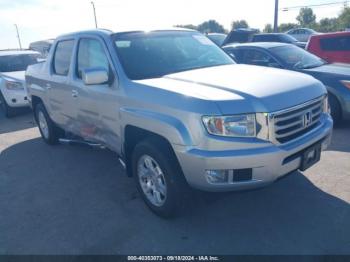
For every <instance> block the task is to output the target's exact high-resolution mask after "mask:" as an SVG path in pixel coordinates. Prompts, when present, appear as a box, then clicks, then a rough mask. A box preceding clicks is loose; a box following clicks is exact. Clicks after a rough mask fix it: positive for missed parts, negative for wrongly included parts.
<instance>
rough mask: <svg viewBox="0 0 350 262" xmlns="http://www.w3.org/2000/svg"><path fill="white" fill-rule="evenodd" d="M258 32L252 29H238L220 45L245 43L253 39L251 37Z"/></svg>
mask: <svg viewBox="0 0 350 262" xmlns="http://www.w3.org/2000/svg"><path fill="white" fill-rule="evenodd" d="M258 32H259V30H257V29H253V28H239V29H234V30H232V31H231V32H230V33H229V34H228V35H227V37H226V39H225V41H224V42H223V43H222V45H227V44H231V43H247V42H250V41H251V40H252V38H253V35H255V34H257V33H258Z"/></svg>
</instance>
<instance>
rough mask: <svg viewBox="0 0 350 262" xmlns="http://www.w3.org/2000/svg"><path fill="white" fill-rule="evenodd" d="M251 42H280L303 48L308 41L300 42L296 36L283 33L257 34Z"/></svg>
mask: <svg viewBox="0 0 350 262" xmlns="http://www.w3.org/2000/svg"><path fill="white" fill-rule="evenodd" d="M251 42H278V43H287V44H293V45H296V46H298V47H301V48H305V46H306V43H303V42H299V41H298V40H296V39H295V38H294V37H292V36H290V35H287V34H283V33H269V34H256V35H254V36H253V38H252V41H251Z"/></svg>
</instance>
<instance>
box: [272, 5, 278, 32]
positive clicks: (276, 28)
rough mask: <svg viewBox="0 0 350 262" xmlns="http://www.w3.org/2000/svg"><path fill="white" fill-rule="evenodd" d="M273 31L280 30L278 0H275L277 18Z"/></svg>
mask: <svg viewBox="0 0 350 262" xmlns="http://www.w3.org/2000/svg"><path fill="white" fill-rule="evenodd" d="M273 31H274V32H275V33H277V32H278V0H275V20H274V23H273Z"/></svg>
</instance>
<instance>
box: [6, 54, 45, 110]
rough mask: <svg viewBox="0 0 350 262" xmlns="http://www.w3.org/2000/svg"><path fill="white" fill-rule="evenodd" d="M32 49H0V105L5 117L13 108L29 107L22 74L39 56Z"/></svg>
mask: <svg viewBox="0 0 350 262" xmlns="http://www.w3.org/2000/svg"><path fill="white" fill-rule="evenodd" d="M39 55H40V54H39V53H38V52H34V51H27V50H26V51H24V50H21V51H0V105H1V108H2V109H3V111H4V113H5V116H6V117H11V116H13V115H14V113H15V109H16V108H19V107H29V102H28V98H27V90H26V87H25V79H24V74H25V71H26V69H27V67H28V66H29V65H32V64H36V63H37V62H38V57H39Z"/></svg>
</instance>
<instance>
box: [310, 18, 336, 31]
mask: <svg viewBox="0 0 350 262" xmlns="http://www.w3.org/2000/svg"><path fill="white" fill-rule="evenodd" d="M315 29H316V30H317V31H319V32H323V33H326V32H335V31H338V30H340V26H339V23H338V19H337V18H323V19H321V20H320V22H319V23H318V24H317V26H316V28H315Z"/></svg>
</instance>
